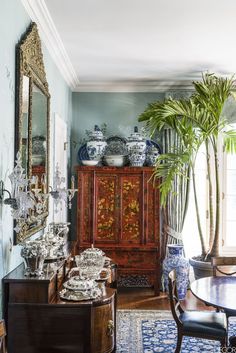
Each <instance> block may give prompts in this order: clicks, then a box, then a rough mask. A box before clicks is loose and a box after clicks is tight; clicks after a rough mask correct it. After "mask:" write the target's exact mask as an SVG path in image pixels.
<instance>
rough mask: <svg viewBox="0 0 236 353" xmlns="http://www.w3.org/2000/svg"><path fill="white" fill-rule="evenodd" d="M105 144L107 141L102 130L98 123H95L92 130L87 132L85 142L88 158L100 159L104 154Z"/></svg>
mask: <svg viewBox="0 0 236 353" xmlns="http://www.w3.org/2000/svg"><path fill="white" fill-rule="evenodd" d="M106 146H107V142H106V141H105V139H104V136H103V133H102V131H101V130H100V128H99V127H98V125H95V126H94V130H93V131H91V132H90V133H89V141H88V142H87V144H86V148H87V152H88V155H89V159H90V160H96V161H100V159H101V158H102V157H103V156H104V153H105V148H106Z"/></svg>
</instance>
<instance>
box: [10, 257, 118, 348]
mask: <svg viewBox="0 0 236 353" xmlns="http://www.w3.org/2000/svg"><path fill="white" fill-rule="evenodd" d="M57 276H58V274H57V273H55V274H53V273H51V274H49V273H48V274H45V276H44V277H29V278H28V277H25V276H24V266H23V264H22V265H20V266H18V267H17V268H16V269H15V270H14V271H12V272H11V273H10V274H8V275H7V276H5V277H4V279H3V290H4V308H5V309H4V312H5V318H6V322H7V333H8V352H9V353H18V352H19V347H21V348H20V352H21V353H42V352H43V353H59V352H63V353H65V352H66V353H111V352H113V351H114V350H115V345H116V290H115V289H112V288H107V289H106V294H105V295H104V296H103V297H101V298H98V299H94V300H87V301H80V302H72V301H64V300H61V299H60V298H59V297H58V294H57V292H56V287H57V286H56V285H55V284H56V282H57V280H56V278H57Z"/></svg>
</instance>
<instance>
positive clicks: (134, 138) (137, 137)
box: [127, 126, 145, 142]
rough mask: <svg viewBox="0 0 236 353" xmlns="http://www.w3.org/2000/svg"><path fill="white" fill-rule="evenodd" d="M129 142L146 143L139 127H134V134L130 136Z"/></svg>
mask: <svg viewBox="0 0 236 353" xmlns="http://www.w3.org/2000/svg"><path fill="white" fill-rule="evenodd" d="M127 139H128V142H135V141H145V138H144V136H142V134H140V132H138V127H137V126H135V127H134V132H133V133H132V134H130V136H129V137H128V138H127Z"/></svg>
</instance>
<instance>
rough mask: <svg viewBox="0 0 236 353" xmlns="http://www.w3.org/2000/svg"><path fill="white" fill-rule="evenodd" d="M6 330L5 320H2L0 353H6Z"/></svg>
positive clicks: (0, 321) (0, 322)
mask: <svg viewBox="0 0 236 353" xmlns="http://www.w3.org/2000/svg"><path fill="white" fill-rule="evenodd" d="M5 337H6V328H5V323H4V321H3V320H0V353H6V341H5Z"/></svg>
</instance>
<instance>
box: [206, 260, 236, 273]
mask: <svg viewBox="0 0 236 353" xmlns="http://www.w3.org/2000/svg"><path fill="white" fill-rule="evenodd" d="M211 266H212V269H213V276H222V275H223V276H233V275H236V257H230V256H227V257H226V256H225V257H223V256H222V257H212V259H211Z"/></svg>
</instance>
